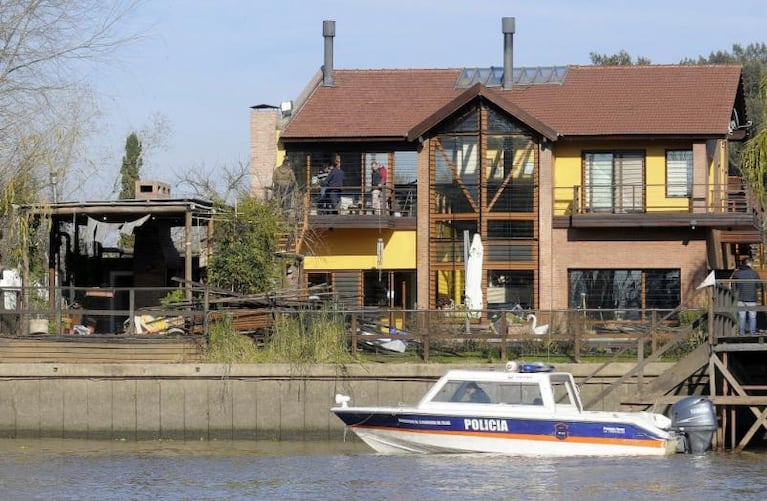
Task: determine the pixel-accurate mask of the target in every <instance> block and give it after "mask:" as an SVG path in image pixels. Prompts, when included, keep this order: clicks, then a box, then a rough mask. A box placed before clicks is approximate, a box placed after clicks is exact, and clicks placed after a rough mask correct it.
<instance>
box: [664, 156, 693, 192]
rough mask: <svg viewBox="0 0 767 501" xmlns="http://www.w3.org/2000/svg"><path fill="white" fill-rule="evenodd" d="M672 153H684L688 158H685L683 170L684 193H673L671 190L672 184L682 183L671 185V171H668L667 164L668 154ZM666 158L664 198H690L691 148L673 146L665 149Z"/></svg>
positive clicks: (668, 166) (691, 174)
mask: <svg viewBox="0 0 767 501" xmlns="http://www.w3.org/2000/svg"><path fill="white" fill-rule="evenodd" d="M673 153H686V154H688V155H689V158H688V159H687V165H686V172H685V175H684V177H685V185H684V194H682V193H674V192H673V190H672V186H677V185H681V184H682V183H674V184H673V185H672V183H671V175H672V174H671V172H670V171H669V169H670V167H671V166H670V165H669V154H673ZM665 159H666V172H665V174H666V198H690V197H692V177H693V157H692V150H691V149H687V148H684V149H682V148H674V149H668V150H666V154H665ZM674 161H675V162H679V161H680V160H674ZM675 176H679V174H676V175H675Z"/></svg>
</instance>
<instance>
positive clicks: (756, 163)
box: [740, 74, 767, 231]
mask: <svg viewBox="0 0 767 501" xmlns="http://www.w3.org/2000/svg"><path fill="white" fill-rule="evenodd" d="M759 94H760V96H761V98H762V103H767V74H765V76H764V77H763V78H762V81H761V87H760V91H759ZM761 118H762V124H764V123H765V121H767V105H764V104H763V107H762V112H761ZM740 169H741V172H742V175H743V179H744V180H745V181H746V184H747V185H748V186H749V188H750V190H751V193H752V194H753V195H754V197H756V199H757V202H758V203H759V206H760V207H761V209H762V213H763V212H764V210H765V208H767V188H766V187H765V182H766V180H767V128H765V127H762V128H761V130H759V132H757V133H756V134H755V135H754V136H753V137H752V138H751V139H749V140H748V141H746V144H745V145H744V146H743V148H742V150H741V152H740ZM765 224H767V219H765V218H764V217H763V218H762V221H761V229H762V231H764V230H765V229H767V228H765Z"/></svg>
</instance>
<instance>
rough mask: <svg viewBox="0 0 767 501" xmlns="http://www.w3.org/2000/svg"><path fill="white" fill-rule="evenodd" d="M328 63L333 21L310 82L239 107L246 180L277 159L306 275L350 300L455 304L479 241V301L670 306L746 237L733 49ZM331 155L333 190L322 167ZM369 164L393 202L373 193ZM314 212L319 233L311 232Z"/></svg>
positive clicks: (261, 183)
mask: <svg viewBox="0 0 767 501" xmlns="http://www.w3.org/2000/svg"><path fill="white" fill-rule="evenodd" d="M514 23H515V22H514V18H503V20H502V34H503V37H504V54H503V65H502V66H499V67H490V68H455V69H380V70H376V69H335V68H334V65H333V59H332V58H333V50H332V48H333V41H334V35H335V23H334V22H333V21H325V22H324V24H323V37H324V48H325V52H324V54H325V59H324V61H323V63H324V64H323V66H322V69H321V71H320V72H319V73H318V74H317V75H316V76H315V77H314V78H313V79H312V81H310V82H309V83H308V85H307V87H306V90H305V91H304V92H303V93H302V94H301V95H300V96H298V97H297V98H296V99H295V100H293V101H291V102H287V103H284V105H283V106H280V107H279V108H278V107H268V106H260V107H254V110H253V112H252V114H251V136H252V168H253V172H254V176H253V177H254V180H255V181H254V183H255V184H254V189H255V190H256V192H257V193H263V194H264V196H266V193H267V191H268V187H269V184H270V172H271V169H273V168H274V165H275V159H276V158H277V157H278V156H281V155H284V156H286V157H287V158H288V159H290V161H291V163H292V165H293V168H294V170H295V174H296V177H297V183H298V184H299V186H300V188H302V192H301V193H303V197H304V198H303V202H302V207H303V208H304V209H305V210H304V211H303V213H301V214H300V215H299V217H301V218H302V220H303V221H304V222H305V224H297V225H296V228H300V229H301V231H302V232H304V233H302V234H301V235H300V236H299V237H298V238H294V239H292V240H291V241H292V242H293V243H294V245H295V248H294V249H293V250H295V251H296V252H299V253H300V254H302V255H304V256H305V257H304V261H303V265H304V270H303V272H304V280H305V281H306V283H307V284H308V285H312V284H316V283H329V284H331V285H332V287H333V288H334V290H335V291H336V292H337V293H338V294H339V295H341V296H342V297H345V298H347V303H348V304H349V305H350V306H354V307H358V306H389V307H394V308H403V309H414V308H417V309H436V308H441V307H446V306H448V305H450V306H452V305H461V304H463V302H464V299H465V298H464V285H465V276H466V261H467V257H468V249H469V243H470V242H471V240H472V239H473V236H474V234H478V235H479V236H480V238H481V242H482V244H483V261H482V262H483V270H482V274H481V289H482V292H483V300H484V302H483V305H484V307H486V308H507V307H509V306H511V305H515V304H519V305H521V306H522V307H524V308H528V309H536V310H543V311H555V310H565V309H573V308H582V309H587V310H596V309H599V310H611V311H609V312H606V313H605V314H607V315H612V316H615V317H618V318H620V317H621V315H622V313H621V311H622V310H623V309H626V310H634V311H644V310H645V309H659V310H670V309H673V308H675V307H677V306H678V305H680V304H684V302H685V301H686V300H689V298H690V297H691V296H692V294H693V291H694V290H695V287H696V285H697V284H699V283H700V281H702V280H703V278H704V277H705V276H706V274H707V273H708V272H709V271H710V270H711V269H724V268H732V267H734V264H735V260H736V259H737V257H738V256H739V255H741V254H747V253H749V252H750V250H749V249H750V245H751V244H756V243H758V242H759V235H758V232H757V231H756V227H755V218H756V217H758V215H757V214H756V213H755V212H754V211H753V210H752V208H751V205H750V204H749V201H748V199H747V198H746V196H745V194H744V193H745V192H744V191H743V190H742V188H741V186H740V183H739V180H738V179H737V178H733V177H731V176H729V173H728V167H729V164H728V148H729V145H730V143H731V142H733V141H742V140H743V139H744V138H745V136H746V127H747V122H746V115H745V96H744V92H743V82H742V72H741V68H740V67H739V66H733V65H706V66H702V65H701V66H694V65H685V66H682V65H645V66H561V67H545V68H543V67H541V68H514V67H513V65H512V61H513V57H512V51H513V33H514ZM335 161H339V162H340V164H341V167H342V169H343V171H344V173H345V180H344V186H343V188H342V190H341V193H340V194H339V195H340V196H339V197H338V198H339V200H338V204H336V205H335V206H334V207H332V208H331V210H327V207H326V205H325V204H324V202H323V200H321V198H320V191H321V188H322V187H320V186H318V185H317V183H316V182H314V181H316V179H317V176H318V175H319V173H320V172H322V170H323V169H324V168H325V166H326V165H328V164H331V163H333V162H335ZM373 162H378V163H383V164H385V165H386V166H387V168H388V177H389V183H388V189H389V191H388V194H387V199H388V202H387V206H386V207H385V209H384V210H383V211H382V212H379V211H376V210H375V208H374V207H372V205H371V185H370V180H371V168H372V164H373ZM308 229H311V232H312V237H311V238H309V237H307V235H306V234H305V232H306V231H307V230H308Z"/></svg>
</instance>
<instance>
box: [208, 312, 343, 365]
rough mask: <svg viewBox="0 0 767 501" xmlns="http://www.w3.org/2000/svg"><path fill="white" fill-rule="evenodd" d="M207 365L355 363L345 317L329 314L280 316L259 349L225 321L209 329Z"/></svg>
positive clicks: (281, 314)
mask: <svg viewBox="0 0 767 501" xmlns="http://www.w3.org/2000/svg"><path fill="white" fill-rule="evenodd" d="M209 332H210V337H209V340H208V348H207V350H206V352H205V355H204V358H205V361H206V362H217V363H289V364H295V365H303V364H312V363H329V364H343V363H347V362H351V361H353V360H354V359H353V357H352V356H351V354H350V353H349V347H348V345H347V340H346V334H345V332H346V330H345V324H344V317H343V315H339V314H337V313H335V312H332V311H328V312H323V311H310V312H303V311H298V312H293V311H291V312H278V313H277V317H276V319H275V321H274V324H273V326H272V332H271V334H270V335H269V336H266V338H265V339H264V342H263V346H261V347H259V346H258V345H257V344H256V342H255V341H254V340H253V338H251V337H250V336H246V335H243V334H239V333H237V332H236V331H235V330H234V329H233V328H232V326H231V324H230V322H229V321H228V320H226V319H223V320H220V321H217V322H215V323H213V324H211V326H210V331H209Z"/></svg>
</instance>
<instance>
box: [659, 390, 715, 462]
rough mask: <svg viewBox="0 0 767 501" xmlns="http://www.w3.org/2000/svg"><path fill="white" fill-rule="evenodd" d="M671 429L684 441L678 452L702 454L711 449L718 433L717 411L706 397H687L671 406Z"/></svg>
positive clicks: (680, 444) (681, 441)
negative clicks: (715, 433) (715, 434)
mask: <svg viewBox="0 0 767 501" xmlns="http://www.w3.org/2000/svg"><path fill="white" fill-rule="evenodd" d="M669 417H670V418H671V427H670V429H671V430H672V431H675V432H676V433H677V434H678V435H679V436H681V437H682V440H680V441H679V444H678V445H677V452H687V453H692V454H702V453H704V452H706V451H707V450H708V449H709V448H710V447H711V441H712V439H713V438H714V432H715V431H716V410H715V409H714V404H713V403H712V402H711V400H709V399H708V398H706V397H696V396H693V397H685V398H683V399H682V400H680V401H678V402H677V403H675V404H674V405H672V406H671V415H670V416H669Z"/></svg>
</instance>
